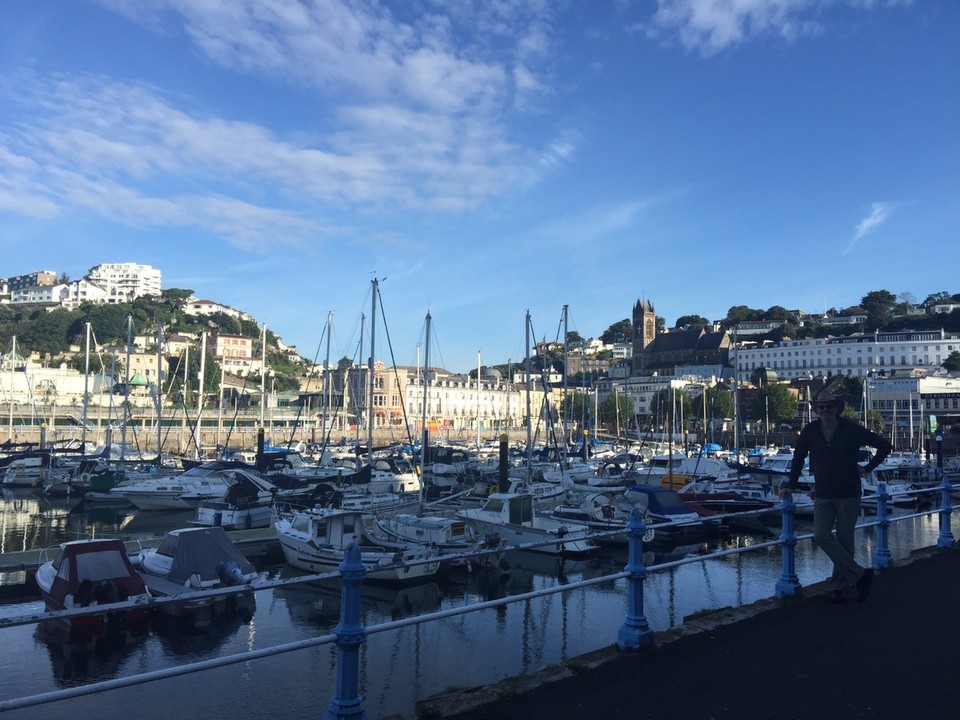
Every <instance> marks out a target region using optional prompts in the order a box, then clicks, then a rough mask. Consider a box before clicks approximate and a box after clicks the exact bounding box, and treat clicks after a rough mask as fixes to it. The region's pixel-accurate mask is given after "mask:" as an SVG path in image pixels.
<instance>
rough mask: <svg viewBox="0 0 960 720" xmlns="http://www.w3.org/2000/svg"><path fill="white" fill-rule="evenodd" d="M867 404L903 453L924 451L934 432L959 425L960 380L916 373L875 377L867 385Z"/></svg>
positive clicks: (865, 386)
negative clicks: (907, 449) (918, 449)
mask: <svg viewBox="0 0 960 720" xmlns="http://www.w3.org/2000/svg"><path fill="white" fill-rule="evenodd" d="M864 400H865V404H866V406H867V408H868V409H869V410H871V411H874V412H878V413H880V415H881V417H882V418H883V424H884V427H885V428H887V429H888V431H889V432H890V433H891V437H892V439H893V441H894V443H895V444H896V445H897V446H898V447H899V448H901V449H905V448H911V447H912V448H917V447H922V439H923V438H925V437H928V436H929V435H931V434H932V433H933V431H934V430H935V429H937V428H940V427H945V426H951V425H956V424H960V378H956V377H930V376H927V375H925V374H924V373H922V372H917V371H912V372H911V371H898V372H893V373H885V374H884V375H873V376H870V377H868V378H867V380H866V382H865V383H864ZM931 418H932V419H933V422H931Z"/></svg>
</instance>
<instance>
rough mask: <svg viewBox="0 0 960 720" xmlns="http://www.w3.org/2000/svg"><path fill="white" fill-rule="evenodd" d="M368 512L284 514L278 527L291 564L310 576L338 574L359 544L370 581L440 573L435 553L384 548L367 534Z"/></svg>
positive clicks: (329, 509)
mask: <svg viewBox="0 0 960 720" xmlns="http://www.w3.org/2000/svg"><path fill="white" fill-rule="evenodd" d="M363 514H364V513H363V511H361V510H353V509H350V508H332V507H313V508H306V509H290V510H289V511H287V512H283V513H282V514H279V515H278V516H277V517H276V519H275V520H274V523H273V525H274V528H275V529H276V531H277V537H278V539H279V540H280V547H281V548H282V550H283V556H284V558H285V559H286V561H287V563H288V564H289V565H292V566H293V567H295V568H298V569H300V570H305V571H307V572H310V573H326V572H330V571H333V570H337V569H338V568H339V567H340V564H341V563H342V562H343V560H344V555H345V553H346V551H347V548H348V547H350V545H351V544H353V543H356V544H357V545H358V546H359V548H360V562H362V563H363V565H364V566H365V567H366V569H367V579H368V580H374V581H381V582H397V583H404V582H417V581H420V580H424V579H427V578H430V577H432V576H434V575H436V574H437V571H438V570H439V569H440V560H439V559H438V557H437V556H438V554H439V553H438V551H437V550H436V549H429V548H424V547H422V546H420V547H417V546H411V547H410V548H408V549H395V550H394V549H385V548H383V547H381V546H379V545H376V544H373V543H371V542H370V541H369V539H368V538H367V537H366V535H365V533H364V522H363Z"/></svg>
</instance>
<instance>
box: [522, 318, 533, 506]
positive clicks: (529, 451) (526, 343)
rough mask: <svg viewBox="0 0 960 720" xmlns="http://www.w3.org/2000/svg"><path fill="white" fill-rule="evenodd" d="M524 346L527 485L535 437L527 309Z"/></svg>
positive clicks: (528, 483)
mask: <svg viewBox="0 0 960 720" xmlns="http://www.w3.org/2000/svg"><path fill="white" fill-rule="evenodd" d="M524 346H525V348H526V353H527V378H526V386H527V486H528V487H529V485H530V480H531V477H532V472H533V468H532V467H531V463H532V461H533V445H532V442H533V439H532V437H531V428H530V426H531V425H532V420H531V417H530V311H529V310H527V318H526V325H525V327H524Z"/></svg>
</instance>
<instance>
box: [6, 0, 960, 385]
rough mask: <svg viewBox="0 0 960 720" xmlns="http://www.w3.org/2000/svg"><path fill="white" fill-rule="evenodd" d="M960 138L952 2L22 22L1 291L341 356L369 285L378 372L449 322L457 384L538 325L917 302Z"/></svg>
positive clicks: (932, 281)
mask: <svg viewBox="0 0 960 720" xmlns="http://www.w3.org/2000/svg"><path fill="white" fill-rule="evenodd" d="M958 118H960V3H958V2H954V1H953V0H929V1H925V2H922V1H920V0H914V1H913V2H910V1H909V0H736V2H734V1H733V0H582V1H575V0H553V1H551V0H527V1H521V0H476V1H475V2H471V1H470V0H462V1H459V2H441V1H440V0H406V1H404V2H381V1H379V0H343V1H342V0H326V1H323V0H99V1H96V0H74V1H73V2H59V1H55V0H4V2H3V3H2V4H0V248H2V258H0V276H2V275H6V276H10V275H17V274H21V273H25V272H30V271H33V270H38V269H50V270H55V271H57V272H66V273H68V274H69V275H70V276H71V277H72V278H79V277H81V276H82V275H84V274H85V273H86V272H87V270H88V269H89V268H90V267H91V266H93V265H95V264H98V263H101V262H140V263H146V264H150V265H153V266H155V267H158V268H160V269H161V270H162V272H163V285H164V287H165V288H168V287H180V288H191V289H193V290H194V291H195V292H196V293H197V295H198V296H199V297H202V298H205V299H211V300H215V301H218V302H223V303H226V304H228V305H232V306H234V307H237V308H240V309H242V310H245V311H247V312H249V313H251V314H252V315H253V316H254V317H256V318H257V319H258V320H259V321H261V322H266V323H267V326H268V328H270V329H271V330H272V331H274V332H276V333H278V334H279V335H280V336H281V337H283V338H284V340H286V341H287V342H288V343H293V344H295V345H296V346H297V348H298V350H299V351H300V353H301V354H303V355H305V356H307V357H310V358H313V357H315V356H318V357H319V358H320V359H321V360H322V359H323V357H324V355H325V352H326V348H325V339H324V338H323V333H324V324H325V322H326V318H327V314H328V312H332V313H333V332H332V333H331V354H332V355H334V356H337V357H339V356H343V355H347V356H350V357H354V356H355V355H356V353H357V346H358V344H359V329H360V315H361V313H365V314H366V315H367V316H368V319H367V327H368V328H369V314H370V309H369V291H370V281H371V279H372V278H373V277H377V278H381V279H382V282H381V283H380V289H381V294H382V303H383V308H384V312H385V318H378V320H377V326H378V333H377V340H376V342H377V350H378V351H377V356H378V358H382V359H384V360H386V361H387V362H388V364H389V362H390V361H391V359H392V360H393V361H395V362H397V363H399V364H414V363H415V362H417V359H418V357H419V358H422V357H423V352H424V351H423V349H422V345H423V343H424V341H425V337H424V335H425V332H424V331H425V322H424V318H425V316H426V313H427V312H428V311H429V312H430V313H431V316H432V341H431V348H430V356H431V357H430V359H431V365H443V366H445V367H447V368H448V369H450V370H454V371H466V370H469V369H471V368H473V367H474V366H475V365H476V362H477V354H478V353H479V354H480V357H481V360H482V362H483V363H484V364H487V363H490V364H496V363H502V362H506V361H507V360H508V359H509V360H512V361H513V362H517V361H520V360H522V359H523V357H524V353H525V344H524V316H525V313H526V311H527V310H529V311H530V313H531V318H532V323H533V328H534V333H535V335H536V336H537V337H538V338H546V339H548V340H554V339H558V338H559V331H560V329H561V317H562V311H563V306H564V305H567V306H568V307H569V312H568V327H569V329H570V330H576V331H577V332H579V333H580V334H581V335H582V336H584V337H595V336H597V335H599V334H600V333H601V332H603V331H604V330H605V329H606V328H607V327H608V326H610V325H611V324H613V323H614V322H617V321H619V320H621V319H623V318H626V317H628V316H629V315H630V313H631V309H632V307H633V304H634V303H635V302H636V301H637V300H638V299H648V300H650V301H652V302H653V304H654V306H655V308H656V311H657V314H658V315H662V316H663V317H664V318H665V319H666V322H667V325H668V326H671V325H672V324H673V323H674V321H675V320H676V318H677V317H679V316H681V315H690V314H697V315H703V316H706V317H708V318H710V319H718V318H722V317H724V316H725V315H726V313H727V310H728V309H729V308H730V307H731V306H734V305H747V306H749V307H751V308H762V309H766V308H768V307H770V306H772V305H783V306H785V307H787V308H791V309H794V308H799V309H803V310H806V311H808V312H815V311H822V310H823V309H824V308H829V307H838V308H842V307H847V306H850V305H855V304H856V303H857V302H858V301H859V299H860V298H861V297H862V296H863V295H865V294H866V293H867V292H869V291H871V290H877V289H885V290H889V291H890V292H892V293H894V294H898V295H899V294H900V293H905V292H909V293H911V294H912V295H913V296H914V297H915V298H916V299H917V300H920V301H922V300H923V299H924V298H925V297H926V296H927V295H929V294H930V293H934V292H938V291H942V290H947V291H949V292H951V293H954V292H960V283H958V282H957V274H956V257H957V247H958V242H957V241H958V235H960V233H958V228H960V124H958V123H960V120H958ZM384 327H385V328H386V331H387V332H388V333H389V344H390V346H392V358H391V352H390V350H389V348H388V345H387V338H386V335H384V334H383V333H382V332H380V331H382V330H383V329H384ZM418 347H419V348H420V350H419V354H418ZM364 348H365V349H364V353H365V354H366V353H367V352H368V351H369V338H367V339H365V340H364Z"/></svg>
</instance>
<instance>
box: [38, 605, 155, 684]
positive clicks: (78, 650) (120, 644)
mask: <svg viewBox="0 0 960 720" xmlns="http://www.w3.org/2000/svg"><path fill="white" fill-rule="evenodd" d="M84 630H85V629H83V628H79V629H78V628H71V627H69V626H68V625H66V624H65V623H61V622H51V621H46V622H40V623H38V624H37V626H36V628H35V629H34V639H35V640H36V641H37V644H40V645H43V646H44V647H45V648H46V650H47V655H48V656H49V658H50V667H51V669H52V671H53V678H54V680H55V681H56V683H57V685H58V686H60V687H70V686H73V685H85V684H87V683H91V682H98V681H100V680H109V679H111V678H114V677H117V676H118V674H119V670H120V667H121V665H122V664H123V661H124V660H125V659H126V658H127V657H129V656H130V655H131V654H132V653H133V652H134V651H135V650H136V649H137V648H139V647H141V646H142V645H143V644H144V642H145V641H146V639H147V631H146V626H144V629H143V632H139V633H130V632H127V633H122V634H119V635H110V636H100V637H91V636H89V635H84V634H83V631H84Z"/></svg>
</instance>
